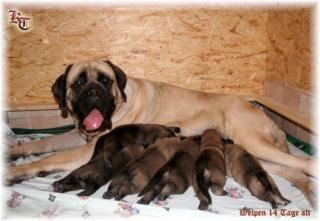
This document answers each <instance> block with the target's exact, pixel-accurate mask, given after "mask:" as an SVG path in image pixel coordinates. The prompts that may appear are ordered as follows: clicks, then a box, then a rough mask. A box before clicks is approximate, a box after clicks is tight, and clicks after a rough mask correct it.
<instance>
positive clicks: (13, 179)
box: [5, 165, 28, 186]
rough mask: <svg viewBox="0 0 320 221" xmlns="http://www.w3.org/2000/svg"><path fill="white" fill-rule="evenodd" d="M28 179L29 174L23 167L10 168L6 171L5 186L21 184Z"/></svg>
mask: <svg viewBox="0 0 320 221" xmlns="http://www.w3.org/2000/svg"><path fill="white" fill-rule="evenodd" d="M25 179H28V174H27V173H24V167H23V165H18V166H9V167H7V168H6V171H5V185H7V186H11V185H13V184H16V183H21V182H22V181H23V180H25Z"/></svg>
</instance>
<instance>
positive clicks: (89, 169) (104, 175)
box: [53, 145, 144, 196]
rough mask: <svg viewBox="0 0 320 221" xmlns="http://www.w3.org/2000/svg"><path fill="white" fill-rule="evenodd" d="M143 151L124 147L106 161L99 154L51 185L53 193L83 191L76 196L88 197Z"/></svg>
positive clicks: (138, 146) (137, 147) (136, 146)
mask: <svg viewBox="0 0 320 221" xmlns="http://www.w3.org/2000/svg"><path fill="white" fill-rule="evenodd" d="M143 151H144V147H143V146H141V145H132V146H127V147H124V148H123V149H122V150H120V151H119V152H117V153H116V154H114V155H113V156H112V157H110V158H108V159H106V160H105V159H103V155H102V154H100V155H99V156H97V157H96V158H95V159H93V160H91V161H90V162H89V163H87V164H86V165H83V166H81V167H80V168H78V169H76V170H74V171H72V172H71V173H70V174H69V175H68V176H66V177H65V178H64V179H62V180H60V181H57V182H55V183H53V186H54V191H55V192H60V193H64V192H67V191H71V190H78V189H84V191H82V192H80V193H78V194H77V195H78V196H89V195H91V194H93V193H94V192H95V191H97V190H98V189H99V188H100V187H101V186H103V185H105V184H107V183H108V182H109V181H110V179H111V178H112V177H113V176H114V175H115V174H118V173H120V172H121V171H122V169H123V168H124V167H125V166H126V165H127V164H128V163H130V162H131V161H132V160H134V159H136V158H137V157H138V156H139V155H140V154H141V153H142V152H143Z"/></svg>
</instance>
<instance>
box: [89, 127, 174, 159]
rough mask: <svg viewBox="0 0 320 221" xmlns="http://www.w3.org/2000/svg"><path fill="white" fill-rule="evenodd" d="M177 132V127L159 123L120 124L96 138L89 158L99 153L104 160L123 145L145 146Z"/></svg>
mask: <svg viewBox="0 0 320 221" xmlns="http://www.w3.org/2000/svg"><path fill="white" fill-rule="evenodd" d="M179 132H180V128H179V127H167V126H164V125H159V124H127V125H122V126H119V127H116V128H115V129H113V130H112V131H111V132H110V133H108V134H105V135H103V136H101V137H100V138H99V139H98V141H97V143H96V146H95V149H94V153H93V155H92V157H91V160H92V159H95V158H96V157H97V156H99V155H100V154H102V156H103V159H104V160H106V159H108V158H109V157H110V156H112V155H113V154H114V153H116V152H117V151H119V150H121V149H122V148H123V147H125V146H131V145H141V146H143V147H144V148H147V147H148V146H149V145H150V144H152V143H154V142H155V141H156V140H157V139H160V138H164V137H174V136H176V133H179Z"/></svg>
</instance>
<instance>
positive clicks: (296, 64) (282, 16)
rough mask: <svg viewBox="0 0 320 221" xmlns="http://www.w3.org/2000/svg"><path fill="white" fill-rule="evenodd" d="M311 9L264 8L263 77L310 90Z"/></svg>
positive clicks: (274, 81)
mask: <svg viewBox="0 0 320 221" xmlns="http://www.w3.org/2000/svg"><path fill="white" fill-rule="evenodd" d="M312 16H313V15H312V10H311V9H310V8H309V9H291V10H275V11H269V12H268V23H267V26H268V27H267V30H268V44H267V48H268V53H267V66H266V81H270V82H273V83H277V84H281V85H289V86H292V87H295V88H298V89H302V90H305V91H311V90H312V86H313V85H312V80H313V79H312V75H311V72H312V68H313V67H312V51H311V50H312V44H313V39H312V30H311V27H312Z"/></svg>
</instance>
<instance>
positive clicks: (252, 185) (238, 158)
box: [225, 144, 291, 209]
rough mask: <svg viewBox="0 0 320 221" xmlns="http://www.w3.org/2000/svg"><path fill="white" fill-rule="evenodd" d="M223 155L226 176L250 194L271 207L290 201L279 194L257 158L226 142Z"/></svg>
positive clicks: (283, 204)
mask: <svg viewBox="0 0 320 221" xmlns="http://www.w3.org/2000/svg"><path fill="white" fill-rule="evenodd" d="M225 155H226V165H227V174H228V176H230V177H233V178H234V180H235V181H237V182H238V183H239V184H240V185H242V186H244V187H246V188H247V189H248V190H249V191H250V192H251V194H252V195H254V196H255V197H257V198H258V199H260V200H263V201H266V202H269V203H271V206H272V208H273V209H275V208H277V207H278V206H279V205H282V206H285V205H287V204H288V203H290V202H291V201H290V200H287V199H285V198H284V197H283V196H282V195H281V193H280V191H279V189H278V187H277V186H276V184H275V183H274V181H273V179H272V178H271V177H270V176H269V175H268V174H267V172H266V171H265V170H264V169H263V168H262V166H261V165H260V163H259V162H258V161H257V159H256V158H255V157H254V156H252V155H251V154H249V153H248V152H247V151H245V150H244V149H243V148H241V146H240V145H236V144H226V145H225Z"/></svg>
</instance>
